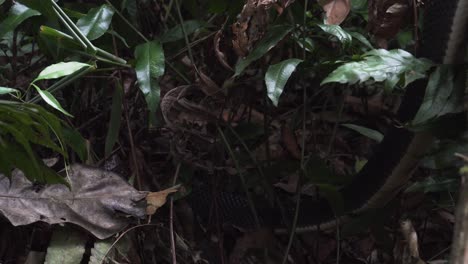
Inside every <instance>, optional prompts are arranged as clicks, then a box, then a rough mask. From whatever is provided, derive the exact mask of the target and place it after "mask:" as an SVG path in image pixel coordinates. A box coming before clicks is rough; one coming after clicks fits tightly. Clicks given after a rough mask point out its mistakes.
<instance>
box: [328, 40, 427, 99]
mask: <svg viewBox="0 0 468 264" xmlns="http://www.w3.org/2000/svg"><path fill="white" fill-rule="evenodd" d="M363 57H364V60H362V61H358V62H348V63H345V64H343V65H341V66H340V67H338V68H337V69H336V70H334V71H333V72H332V73H330V74H329V75H328V76H327V77H326V78H325V79H324V80H323V81H322V83H321V85H324V84H326V83H331V82H338V83H348V84H354V83H357V82H365V81H367V80H369V79H370V78H372V79H374V80H375V81H376V82H381V81H384V82H385V88H386V89H387V90H391V89H393V88H394V87H395V85H396V84H397V83H398V82H399V81H400V79H402V78H404V83H403V87H406V86H407V85H408V84H409V83H411V82H413V81H415V80H417V79H420V78H424V77H425V73H426V71H427V70H429V68H430V67H431V66H432V63H431V62H430V61H429V60H426V59H417V58H415V57H413V55H411V54H410V53H408V52H406V51H404V50H400V49H396V50H390V51H387V50H384V49H377V50H371V51H369V52H366V53H365V54H364V55H363Z"/></svg>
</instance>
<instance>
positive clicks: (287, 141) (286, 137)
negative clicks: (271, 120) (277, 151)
mask: <svg viewBox="0 0 468 264" xmlns="http://www.w3.org/2000/svg"><path fill="white" fill-rule="evenodd" d="M281 136H282V138H283V144H284V147H285V148H286V149H287V150H288V152H289V153H290V154H291V155H292V156H293V157H294V158H296V159H300V158H301V150H300V148H299V146H298V144H297V141H296V136H295V135H294V133H293V131H292V130H291V128H289V126H288V125H283V126H282V127H281Z"/></svg>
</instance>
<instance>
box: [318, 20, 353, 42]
mask: <svg viewBox="0 0 468 264" xmlns="http://www.w3.org/2000/svg"><path fill="white" fill-rule="evenodd" d="M318 26H319V27H320V28H321V29H322V30H323V31H325V32H327V33H328V34H330V35H332V36H335V37H336V38H337V39H338V40H339V41H340V42H341V43H343V45H349V44H350V43H351V40H352V36H351V34H349V33H348V32H346V31H345V30H344V29H342V28H341V27H340V26H338V25H325V24H319V25H318Z"/></svg>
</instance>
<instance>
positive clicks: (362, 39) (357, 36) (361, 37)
mask: <svg viewBox="0 0 468 264" xmlns="http://www.w3.org/2000/svg"><path fill="white" fill-rule="evenodd" d="M349 34H350V35H351V36H352V37H353V38H355V39H357V40H359V41H360V42H361V43H362V44H364V45H365V46H366V47H368V48H369V49H373V48H374V47H373V46H372V44H371V43H370V42H369V40H367V38H366V37H364V35H362V34H361V33H358V32H349Z"/></svg>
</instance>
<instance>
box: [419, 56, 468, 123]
mask: <svg viewBox="0 0 468 264" xmlns="http://www.w3.org/2000/svg"><path fill="white" fill-rule="evenodd" d="M465 71H466V69H463V67H459V68H458V69H454V68H453V66H452V65H440V66H439V67H437V68H436V70H435V71H434V72H433V73H432V74H431V76H430V78H429V82H428V83H427V88H426V93H425V95H424V99H423V103H422V104H421V107H420V108H419V110H418V112H417V113H416V116H415V118H414V119H413V121H412V122H411V124H412V126H418V125H422V124H423V123H425V122H427V121H430V120H433V119H435V118H438V117H441V116H443V115H446V114H449V113H459V112H461V111H463V92H464V89H465V76H466V72H465Z"/></svg>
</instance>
